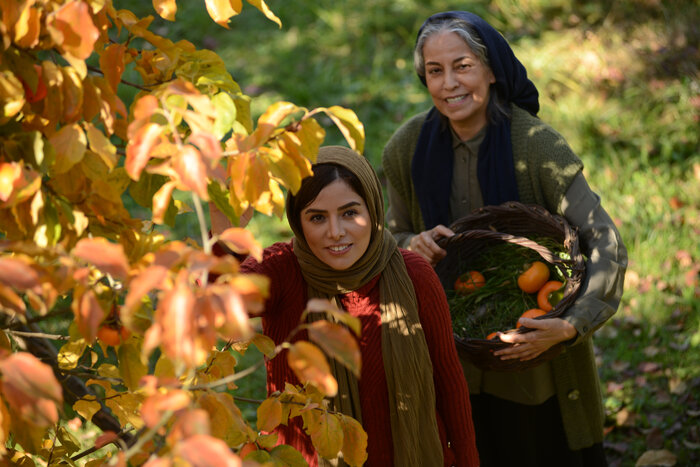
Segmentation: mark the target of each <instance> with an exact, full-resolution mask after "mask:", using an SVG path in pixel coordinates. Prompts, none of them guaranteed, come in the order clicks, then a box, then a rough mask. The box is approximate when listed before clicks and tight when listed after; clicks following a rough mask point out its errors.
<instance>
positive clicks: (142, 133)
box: [124, 120, 163, 180]
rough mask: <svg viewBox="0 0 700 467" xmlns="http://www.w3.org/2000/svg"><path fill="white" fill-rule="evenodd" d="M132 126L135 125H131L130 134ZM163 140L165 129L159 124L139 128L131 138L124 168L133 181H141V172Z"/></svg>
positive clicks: (148, 124) (147, 124)
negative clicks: (154, 149) (152, 152)
mask: <svg viewBox="0 0 700 467" xmlns="http://www.w3.org/2000/svg"><path fill="white" fill-rule="evenodd" d="M134 122H136V120H134ZM132 125H134V123H132V124H131V125H129V134H131V133H132V129H131V127H132ZM162 138H163V127H162V126H161V125H159V124H158V123H146V124H145V125H143V126H140V127H139V128H138V130H137V131H136V132H135V134H134V135H133V137H132V136H130V137H129V144H128V145H127V147H126V161H125V163H124V167H126V172H127V173H128V174H129V176H130V177H131V178H132V179H134V180H138V179H139V176H140V175H141V171H142V170H143V169H144V168H145V167H146V164H148V161H149V160H150V159H151V151H152V150H153V148H155V147H156V146H157V145H158V144H159V143H160V141H161V139H162Z"/></svg>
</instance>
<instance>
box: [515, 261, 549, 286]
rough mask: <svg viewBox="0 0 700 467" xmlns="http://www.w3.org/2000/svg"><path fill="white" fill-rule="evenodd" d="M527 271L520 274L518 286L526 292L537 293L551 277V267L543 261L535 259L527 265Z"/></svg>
mask: <svg viewBox="0 0 700 467" xmlns="http://www.w3.org/2000/svg"><path fill="white" fill-rule="evenodd" d="M526 267H527V269H526V270H525V272H523V273H522V274H520V275H519V276H518V287H520V290H522V291H523V292H526V293H535V292H537V291H538V290H540V288H542V286H543V285H544V284H545V282H547V280H548V279H549V268H548V267H547V265H546V264H544V263H543V262H542V261H535V262H533V263H532V264H530V265H529V266H526Z"/></svg>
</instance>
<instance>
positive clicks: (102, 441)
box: [95, 431, 119, 449]
mask: <svg viewBox="0 0 700 467" xmlns="http://www.w3.org/2000/svg"><path fill="white" fill-rule="evenodd" d="M118 439H119V435H117V434H116V433H115V432H113V431H105V432H104V433H102V434H101V435H100V436H98V437H97V439H96V440H95V447H96V448H97V449H99V448H101V447H104V446H107V445H108V444H109V443H111V442H113V441H116V440H118Z"/></svg>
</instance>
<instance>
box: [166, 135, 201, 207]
mask: <svg viewBox="0 0 700 467" xmlns="http://www.w3.org/2000/svg"><path fill="white" fill-rule="evenodd" d="M173 168H174V169H175V172H177V174H178V175H179V177H180V180H181V181H182V183H184V185H185V186H186V187H187V188H188V189H190V190H192V191H194V192H195V193H196V194H197V195H198V196H199V197H200V198H201V199H203V200H205V201H209V193H207V167H206V165H204V162H203V161H202V154H201V153H200V152H199V150H198V149H197V148H195V147H194V146H190V145H189V144H188V145H186V146H184V147H183V148H182V150H181V151H180V152H179V154H176V155H175V157H174V160H173Z"/></svg>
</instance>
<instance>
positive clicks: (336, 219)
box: [301, 179, 372, 271]
mask: <svg viewBox="0 0 700 467" xmlns="http://www.w3.org/2000/svg"><path fill="white" fill-rule="evenodd" d="M301 228H302V230H303V232H304V238H305V239H306V243H308V245H309V247H310V248H311V252H312V253H313V254H314V255H316V257H317V258H318V259H320V260H321V261H323V262H324V263H326V264H327V265H328V266H330V267H331V268H333V269H336V270H339V271H341V270H344V269H348V268H349V267H350V266H352V265H353V264H355V262H356V261H357V260H358V259H360V258H361V257H362V255H363V254H364V253H365V251H366V250H367V247H368V245H369V240H370V236H371V234H372V225H371V221H370V216H369V211H368V209H367V204H366V203H365V201H364V200H363V199H362V197H361V196H360V195H358V194H357V193H356V192H355V191H353V189H352V188H350V185H348V184H347V183H346V182H345V181H343V180H340V179H338V180H335V181H334V182H332V183H330V184H329V185H327V186H326V187H325V188H324V189H322V190H321V191H320V192H319V194H318V196H316V199H314V200H313V201H312V202H311V203H310V204H309V205H308V206H306V207H305V208H303V209H302V210H301Z"/></svg>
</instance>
